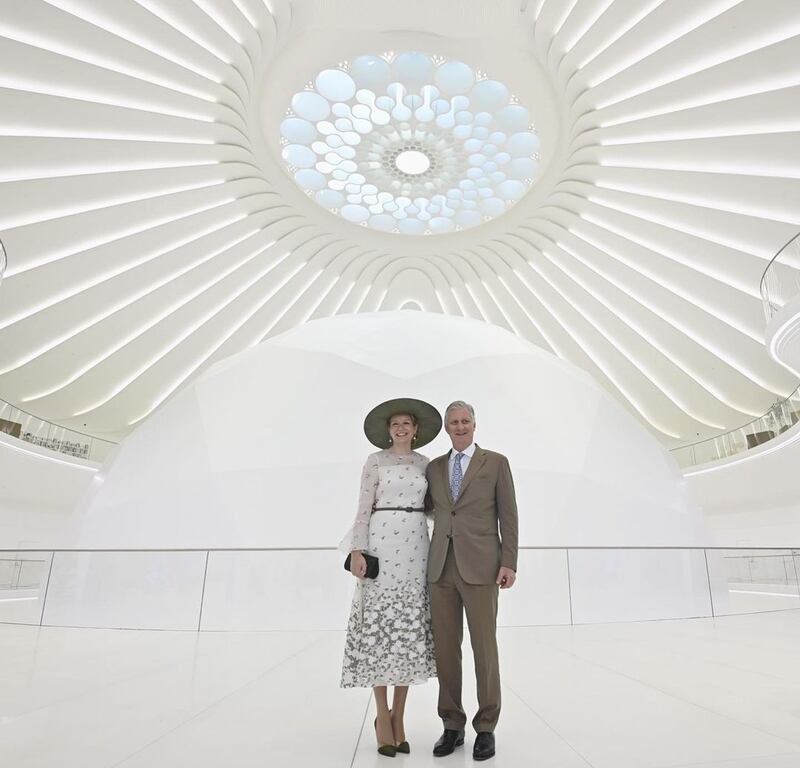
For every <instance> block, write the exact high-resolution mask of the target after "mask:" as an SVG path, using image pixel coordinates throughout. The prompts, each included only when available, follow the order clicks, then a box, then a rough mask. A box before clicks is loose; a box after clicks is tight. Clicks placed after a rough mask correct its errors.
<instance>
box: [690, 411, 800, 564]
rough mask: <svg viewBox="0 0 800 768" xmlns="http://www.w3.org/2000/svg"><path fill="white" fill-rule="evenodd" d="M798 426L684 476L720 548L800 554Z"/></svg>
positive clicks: (799, 446) (799, 451)
mask: <svg viewBox="0 0 800 768" xmlns="http://www.w3.org/2000/svg"><path fill="white" fill-rule="evenodd" d="M798 466H800V424H797V425H795V426H794V427H792V429H790V430H788V431H787V432H784V433H783V434H782V435H780V436H778V437H776V438H775V439H773V440H770V441H769V442H768V443H765V444H764V445H762V446H759V447H758V448H753V449H751V450H749V451H747V452H746V453H744V454H740V455H738V456H732V457H731V458H729V459H726V460H724V461H719V462H715V463H713V464H707V465H705V466H702V467H692V468H689V469H687V470H686V473H685V474H686V483H687V488H688V491H689V493H690V495H691V496H692V498H693V499H694V500H695V501H696V502H697V503H698V504H699V505H700V506H701V507H702V509H703V512H704V517H705V521H706V524H707V525H708V526H709V528H710V529H711V531H712V532H713V535H714V538H715V540H716V541H717V543H718V544H719V545H720V546H730V547H794V548H800V479H798V470H797V468H798Z"/></svg>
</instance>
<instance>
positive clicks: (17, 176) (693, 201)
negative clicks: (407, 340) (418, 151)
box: [0, 0, 800, 445]
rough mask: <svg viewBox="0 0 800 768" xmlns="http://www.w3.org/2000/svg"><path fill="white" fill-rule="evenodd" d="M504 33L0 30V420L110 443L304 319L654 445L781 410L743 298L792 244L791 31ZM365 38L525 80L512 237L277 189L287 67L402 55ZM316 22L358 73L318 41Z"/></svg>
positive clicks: (443, 8)
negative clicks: (452, 358)
mask: <svg viewBox="0 0 800 768" xmlns="http://www.w3.org/2000/svg"><path fill="white" fill-rule="evenodd" d="M334 6H335V7H334ZM514 10H519V11H521V12H520V13H506V12H505V11H504V12H498V13H497V14H487V13H486V12H485V9H482V8H481V7H480V0H440V2H438V3H436V4H435V6H431V4H430V3H426V2H423V0H409V2H408V3H404V4H402V7H399V6H398V5H397V4H389V3H385V4H382V3H381V2H380V1H379V2H378V3H377V4H376V3H375V2H374V0H373V2H367V0H353V2H352V3H348V4H346V7H345V4H328V3H323V2H320V1H319V0H294V1H293V2H290V0H179V1H178V2H173V1H172V0H119V2H116V3H113V4H106V3H101V2H98V0H49V1H48V2H45V0H29V2H26V3H12V4H9V7H8V9H7V10H6V11H4V14H3V18H2V19H0V61H1V62H2V64H0V230H2V237H3V242H4V244H5V246H6V250H7V252H8V269H7V272H6V278H5V281H4V283H3V286H2V291H1V292H0V396H2V397H4V398H6V399H7V400H9V401H11V402H15V403H20V404H22V403H26V404H29V405H28V407H29V408H30V409H32V410H34V411H35V412H37V413H38V414H39V415H41V416H42V417H45V418H49V419H52V420H55V421H58V422H60V423H63V424H65V425H66V426H73V427H75V428H78V429H81V430H83V431H89V432H95V433H97V434H104V435H109V436H117V437H118V436H121V435H123V434H125V433H126V432H127V430H129V429H130V426H131V425H134V424H136V423H138V422H139V421H141V419H143V418H145V417H146V416H147V415H148V414H149V413H151V412H152V411H153V409H154V408H157V407H158V406H159V405H160V404H161V403H162V402H164V401H165V400H166V399H167V398H169V397H170V396H171V395H172V394H174V393H175V392H176V391H178V390H179V389H180V387H181V386H183V385H184V384H185V383H186V382H188V381H190V380H191V379H192V378H193V377H195V376H197V375H198V374H199V373H201V372H202V371H203V370H205V369H206V368H207V367H208V366H209V365H212V364H213V363H214V362H215V361H217V360H220V359H222V358H223V357H225V356H227V355H230V354H233V353H236V352H237V351H240V350H243V349H245V348H247V347H248V346H251V345H253V344H257V343H259V342H261V341H262V340H264V339H267V338H269V337H271V336H273V335H275V334H277V333H280V332H282V331H283V330H286V329H288V328H291V327H294V326H296V325H297V324H300V323H304V322H307V321H308V320H310V319H313V318H317V317H326V316H330V315H334V314H340V313H347V312H365V311H376V310H379V309H381V308H383V309H391V308H397V307H400V306H411V307H420V308H423V309H425V310H427V311H435V312H445V313H448V314H458V315H464V316H466V317H471V318H475V319H479V320H483V321H485V322H490V323H493V324H496V325H499V326H501V327H504V328H507V329H509V330H510V331H511V332H512V333H515V334H517V335H519V336H522V337H524V338H526V339H528V340H530V341H531V342H532V343H534V344H538V345H540V346H542V347H543V348H545V349H548V350H550V351H552V352H553V353H554V354H556V355H559V356H560V357H562V358H564V359H565V360H568V361H570V362H572V363H574V364H577V365H579V366H581V367H582V368H584V369H585V370H587V371H588V372H589V373H591V374H592V375H593V376H595V378H596V379H597V380H598V382H600V384H602V385H603V386H605V387H606V388H607V389H608V390H609V391H610V392H611V393H612V394H613V395H614V396H615V397H616V398H617V399H619V400H620V402H622V403H623V404H625V405H626V406H627V407H629V408H630V409H631V411H632V412H633V413H634V414H635V415H636V416H637V417H638V418H640V419H641V421H642V423H644V424H645V425H646V426H648V427H649V428H651V429H653V430H654V431H655V432H657V433H658V435H659V437H661V439H663V440H664V442H665V443H667V444H669V445H674V444H677V443H681V442H691V441H693V440H696V439H698V438H699V437H706V436H710V435H713V434H716V433H718V432H720V431H725V430H727V429H729V428H732V427H735V426H738V425H739V424H740V423H742V422H743V421H746V420H747V419H748V418H749V417H750V416H751V415H755V414H760V413H762V412H763V411H765V410H766V409H767V407H768V406H769V405H770V404H771V402H773V401H774V400H775V399H776V398H777V397H778V396H781V395H785V394H787V393H788V392H789V391H791V390H793V389H794V387H795V386H796V382H795V381H793V380H792V379H791V377H790V376H789V375H788V374H787V372H786V371H785V370H784V369H782V368H780V367H779V366H777V365H776V364H774V363H773V362H772V360H771V359H770V358H769V356H768V354H767V352H766V350H765V349H764V347H763V319H762V317H763V316H762V313H761V304H760V297H759V293H758V281H759V279H760V275H761V272H762V271H763V268H764V266H765V264H766V262H767V260H768V259H770V258H771V257H772V255H773V253H774V252H775V250H777V248H778V247H780V245H781V244H782V243H783V242H785V241H786V240H788V239H789V237H791V236H792V235H793V234H795V232H796V230H797V229H798V228H800V202H798V201H800V186H798V185H799V184H800V161H798V157H800V59H798V57H797V56H796V51H797V45H798V40H800V5H797V4H794V3H786V2H785V0H759V2H756V0H710V2H706V3H701V4H698V3H696V2H692V0H647V1H646V2H641V0H569V1H568V2H562V0H531V2H529V3H527V4H524V5H522V6H520V7H519V8H518V9H514ZM495 16H496V18H495ZM377 18H386V19H387V27H388V28H394V29H418V30H419V32H420V36H419V39H420V40H423V41H424V40H437V39H438V40H444V39H445V35H448V34H449V35H450V36H449V37H448V38H447V41H448V44H447V51H443V53H447V54H448V55H452V56H455V57H456V58H457V57H458V56H460V55H462V53H461V52H460V51H459V46H461V49H462V51H463V53H464V54H465V55H466V58H464V60H465V61H467V60H468V59H469V54H470V51H469V45H468V43H467V42H465V41H469V40H472V39H475V38H478V37H479V38H480V39H483V40H485V41H487V46H488V48H487V52H488V53H489V54H491V56H490V57H489V58H490V59H491V61H492V62H493V64H492V66H491V69H492V73H493V76H497V77H499V78H503V77H505V76H506V75H508V76H509V78H510V81H515V78H516V81H518V82H520V83H521V84H522V85H521V86H520V87H522V88H523V89H524V88H528V86H527V85H525V83H527V82H528V81H529V80H530V81H531V82H533V81H535V80H536V77H539V78H540V79H541V82H542V83H543V85H541V86H535V85H531V86H530V87H529V88H528V92H526V94H525V97H524V99H523V100H525V101H526V103H527V100H528V99H530V100H531V104H532V106H534V108H535V106H536V99H537V98H539V99H540V100H541V103H542V104H548V105H550V107H548V109H549V110H550V112H552V114H549V113H548V114H542V115H541V131H539V133H540V135H541V137H542V140H543V147H544V143H546V142H549V146H547V147H544V148H543V153H542V164H543V170H542V174H541V177H540V179H539V180H538V181H537V182H536V183H534V185H533V189H532V192H531V193H530V194H529V195H528V196H527V197H525V198H523V199H522V200H520V201H519V202H518V203H517V204H516V206H515V207H514V209H513V211H512V212H510V213H508V214H506V215H503V216H499V217H498V218H497V219H495V220H493V221H491V222H488V223H486V224H484V225H482V226H479V227H476V228H474V229H472V230H470V231H469V232H468V233H467V232H464V233H461V232H456V233H455V234H452V235H440V236H430V237H420V238H414V237H403V236H397V235H385V234H382V233H378V232H367V231H366V230H365V229H364V228H363V227H357V226H355V225H349V224H347V223H345V222H342V221H338V220H336V219H335V217H333V216H331V215H330V214H329V213H328V212H325V211H323V210H322V209H321V208H319V207H317V206H316V205H315V204H314V203H313V201H312V200H309V199H307V198H306V197H304V196H303V195H302V194H301V193H300V192H299V191H298V190H297V189H296V188H294V187H293V186H292V183H291V180H290V179H289V178H288V177H287V176H286V173H285V170H284V168H283V167H282V163H281V161H280V151H281V146H280V143H279V141H280V140H279V135H278V132H277V130H273V129H274V128H275V126H277V125H278V124H279V122H280V120H281V119H282V117H283V116H284V110H285V107H286V105H287V104H288V101H286V100H283V101H282V99H284V97H285V96H286V94H290V93H292V92H293V91H292V88H294V89H295V90H296V89H297V88H302V83H303V82H304V79H305V78H307V77H310V76H311V75H312V74H313V72H316V71H318V69H319V66H316V68H315V65H314V62H330V61H345V60H347V59H349V58H350V57H352V56H357V55H359V54H362V53H376V54H377V53H380V52H381V51H383V50H385V49H386V48H387V47H393V46H395V45H396V50H402V46H403V45H405V43H404V40H403V39H402V37H403V36H402V35H400V34H396V33H392V32H390V31H389V29H388V28H385V27H379V26H374V25H375V24H376V22H375V19H377ZM334 19H335V20H336V21H337V28H342V29H344V28H348V25H350V26H351V27H352V30H353V34H354V35H355V36H356V37H357V38H358V40H357V45H358V46H363V49H357V48H353V47H352V46H353V42H352V41H350V42H348V41H347V36H344V37H342V40H343V41H344V43H343V45H344V46H345V48H344V49H337V47H336V46H337V45H338V44H339V42H338V41H337V40H323V38H325V37H326V36H324V35H322V36H321V35H320V34H319V30H321V29H326V28H328V27H331V26H333V20H334ZM388 20H391V22H390V23H389V21H388ZM338 22H341V23H338ZM373 26H374V28H373ZM393 36H394V37H397V40H396V43H395V41H394V37H393ZM437 36H438V37H437ZM491 40H508V41H512V42H511V44H509V45H507V46H504V47H503V48H501V47H499V46H496V45H494V44H492V43H490V42H488V41H491ZM514 41H516V42H514ZM348 46H350V47H348ZM493 46H494V47H493ZM515 46H516V47H517V48H519V49H520V50H522V49H524V51H523V54H524V56H526V57H527V58H525V59H524V61H526V62H527V63H526V64H525V66H528V67H530V69H531V71H530V73H526V72H524V71H522V72H518V71H514V70H513V68H508V67H511V64H510V63H509V64H508V65H507V66H506V62H512V61H520V60H523V59H519V58H517V59H514V58H513V56H514V55H517V54H512V53H509V51H511V50H512V49H514V48H515ZM490 49H491V50H490ZM429 53H432V54H435V53H438V52H437V51H429ZM326 57H327V58H326ZM307 59H308V60H309V61H310V63H309V65H308V70H307V72H300V74H299V78H300V80H299V81H297V82H295V83H294V84H292V83H291V82H289V80H290V79H291V78H293V77H295V74H294V73H295V70H297V67H298V66H301V64H300V62H305V61H306V60H307ZM495 66H496V68H497V71H496V73H495ZM504 67H506V70H505V71H504ZM534 70H535V72H534ZM528 74H530V75H531V77H530V78H529V77H528V76H527V75H528ZM533 75H535V76H536V77H533ZM280 78H283V80H281V79H280ZM284 81H286V82H284ZM537 82H538V81H537ZM537 89H538V90H537ZM534 111H535V109H534ZM538 130H539V126H538V125H537V131H538Z"/></svg>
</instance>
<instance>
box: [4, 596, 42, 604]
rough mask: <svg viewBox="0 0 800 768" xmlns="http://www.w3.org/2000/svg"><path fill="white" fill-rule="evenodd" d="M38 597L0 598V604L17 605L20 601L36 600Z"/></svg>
mask: <svg viewBox="0 0 800 768" xmlns="http://www.w3.org/2000/svg"><path fill="white" fill-rule="evenodd" d="M38 599H39V596H38V595H36V596H35V597H0V603H18V602H20V601H22V600H38Z"/></svg>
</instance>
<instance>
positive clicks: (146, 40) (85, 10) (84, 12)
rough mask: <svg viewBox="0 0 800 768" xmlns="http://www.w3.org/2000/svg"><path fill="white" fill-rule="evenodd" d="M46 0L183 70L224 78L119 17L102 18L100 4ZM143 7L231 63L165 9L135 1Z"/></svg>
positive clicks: (214, 79) (209, 77)
mask: <svg viewBox="0 0 800 768" xmlns="http://www.w3.org/2000/svg"><path fill="white" fill-rule="evenodd" d="M47 2H48V3H49V4H50V5H52V6H55V7H56V8H60V9H61V10H62V11H66V12H67V13H69V14H70V15H72V16H75V17H76V18H79V19H82V20H83V21H87V22H89V23H90V24H92V25H93V26H95V27H98V28H99V29H102V30H104V31H106V32H109V33H110V34H112V35H114V36H116V37H119V38H122V39H123V40H128V41H130V42H132V43H133V44H134V45H138V46H139V47H140V48H143V49H144V50H146V51H150V52H152V53H154V54H156V55H157V56H160V57H161V58H163V59H165V60H167V61H171V62H172V63H174V64H177V65H178V66H181V67H184V69H188V70H190V71H192V72H194V73H195V74H197V75H200V77H204V78H206V79H207V80H211V81H212V82H215V83H219V84H221V83H222V81H221V80H220V79H219V78H218V77H217V75H216V74H214V73H213V72H210V71H209V70H205V69H203V68H201V67H198V66H197V65H196V64H195V63H193V62H191V61H189V60H188V59H185V58H183V57H182V56H180V55H176V51H175V50H174V48H170V49H167V48H165V47H163V46H161V45H159V41H158V38H157V37H154V36H150V37H142V36H140V35H139V34H138V33H137V31H136V30H135V29H132V28H131V27H124V26H122V25H121V24H120V23H119V20H118V18H117V17H115V16H114V15H113V13H112V14H110V15H107V16H103V17H101V16H100V15H99V14H98V13H97V8H102V6H97V7H95V8H91V7H87V5H86V4H85V3H75V2H71V0H47ZM135 2H136V3H138V4H139V5H140V6H142V8H145V9H146V10H147V11H149V12H150V14H151V15H152V16H154V17H155V18H156V19H157V20H158V21H160V22H162V23H165V24H167V25H168V26H171V27H172V28H173V29H174V30H175V31H176V32H178V33H180V34H181V35H182V36H183V37H185V38H187V39H189V40H191V41H192V42H193V43H194V44H196V45H197V46H198V47H200V48H201V49H204V50H206V51H208V52H209V53H210V54H211V55H212V56H215V57H216V58H218V59H219V60H220V61H222V62H223V63H224V64H228V65H229V64H230V61H228V60H227V59H226V58H225V57H224V56H220V55H218V54H217V53H215V51H214V49H213V46H211V45H207V44H206V43H205V42H202V41H199V40H194V39H193V38H191V37H190V36H189V35H188V34H187V33H186V31H185V30H182V29H181V28H180V26H178V25H175V24H174V23H172V21H171V19H170V17H169V14H168V13H167V11H166V9H157V10H153V8H152V7H151V6H152V3H150V2H148V0H135Z"/></svg>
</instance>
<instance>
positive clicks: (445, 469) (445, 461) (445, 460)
mask: <svg viewBox="0 0 800 768" xmlns="http://www.w3.org/2000/svg"><path fill="white" fill-rule="evenodd" d="M440 463H441V465H442V466H441V472H442V482H443V483H444V487H445V488H446V491H445V492H446V493H447V498H448V499H449V500H450V503H451V504H452V503H453V492H452V490H451V489H450V452H449V451H448V452H447V453H446V454H445V455H444V456H442V458H441V462H440Z"/></svg>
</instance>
